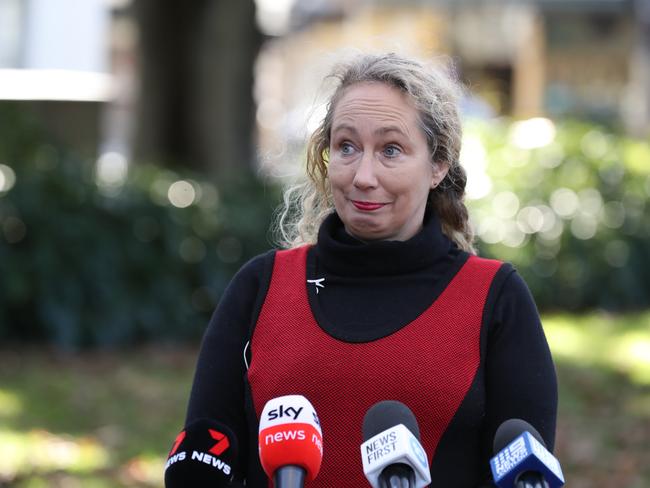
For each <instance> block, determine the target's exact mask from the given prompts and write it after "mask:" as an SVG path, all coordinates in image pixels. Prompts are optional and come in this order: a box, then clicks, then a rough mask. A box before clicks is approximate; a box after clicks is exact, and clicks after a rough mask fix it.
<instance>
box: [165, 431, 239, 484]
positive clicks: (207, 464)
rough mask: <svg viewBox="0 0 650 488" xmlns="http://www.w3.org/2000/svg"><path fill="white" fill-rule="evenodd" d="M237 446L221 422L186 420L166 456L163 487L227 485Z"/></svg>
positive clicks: (229, 481) (232, 473)
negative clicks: (187, 422)
mask: <svg viewBox="0 0 650 488" xmlns="http://www.w3.org/2000/svg"><path fill="white" fill-rule="evenodd" d="M237 450H238V446H237V439H236V438H235V435H234V434H233V433H232V431H231V430H230V429H229V428H228V427H226V426H225V425H224V424H222V423H220V422H216V421H214V420H209V419H198V420H195V421H194V422H191V423H189V424H188V425H187V427H185V429H183V430H182V431H181V432H180V433H179V434H178V436H177V437H176V440H175V441H174V444H173V445H172V448H171V450H170V451H169V455H168V456H167V463H166V465H165V487H166V488H182V487H187V486H192V487H213V488H215V487H220V486H230V483H231V482H232V480H233V477H234V470H233V465H234V464H235V460H236V459H237V458H236V455H237Z"/></svg>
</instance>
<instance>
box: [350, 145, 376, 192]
mask: <svg viewBox="0 0 650 488" xmlns="http://www.w3.org/2000/svg"><path fill="white" fill-rule="evenodd" d="M375 164H376V161H375V157H374V155H373V154H372V153H367V152H364V153H363V156H362V157H361V159H360V160H359V164H358V166H357V168H356V171H355V174H354V181H353V184H354V186H355V187H357V188H361V189H365V188H374V187H376V186H377V175H376V174H375Z"/></svg>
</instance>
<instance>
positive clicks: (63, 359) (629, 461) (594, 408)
mask: <svg viewBox="0 0 650 488" xmlns="http://www.w3.org/2000/svg"><path fill="white" fill-rule="evenodd" d="M544 324H545V328H546V332H547V336H548V338H549V343H550V345H551V348H552V350H553V354H554V358H555V361H556V365H557V369H558V374H559V379H560V414H559V421H558V433H557V434H558V435H557V446H556V455H557V456H558V458H559V459H560V460H561V462H562V466H563V469H564V471H565V476H566V478H567V486H570V487H571V488H581V487H590V488H599V487H603V488H604V487H609V486H625V487H627V488H641V487H647V486H650V312H646V313H639V314H632V315H626V316H618V317H616V316H608V315H603V314H591V315H586V316H569V315H553V316H547V317H544ZM196 354H197V351H196V349H194V348H190V349H173V350H172V349H163V348H142V349H137V350H132V351H122V352H113V353H107V352H106V353H96V352H95V353H84V354H79V355H74V356H70V355H58V354H56V353H54V352H51V351H44V350H42V349H41V350H23V351H9V350H3V351H0V358H1V359H0V486H11V487H19V488H23V487H29V488H39V487H77V486H83V487H84V488H85V487H89V488H95V487H97V488H104V487H107V488H108V487H111V488H112V487H118V486H119V487H124V486H132V487H142V488H145V487H159V486H162V470H163V463H164V457H165V455H166V452H167V450H168V449H169V447H170V445H171V442H172V440H173V438H174V437H175V435H176V433H177V431H178V429H179V428H180V427H181V422H182V420H183V417H184V410H185V406H186V402H187V398H188V395H189V389H190V383H191V379H192V375H193V369H194V364H195V361H196Z"/></svg>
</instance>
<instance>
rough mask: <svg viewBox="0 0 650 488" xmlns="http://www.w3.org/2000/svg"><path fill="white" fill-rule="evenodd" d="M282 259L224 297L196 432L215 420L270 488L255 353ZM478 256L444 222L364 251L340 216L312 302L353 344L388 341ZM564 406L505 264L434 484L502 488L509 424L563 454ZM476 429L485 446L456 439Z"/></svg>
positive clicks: (268, 257) (206, 356) (318, 258)
mask: <svg viewBox="0 0 650 488" xmlns="http://www.w3.org/2000/svg"><path fill="white" fill-rule="evenodd" d="M274 257H275V251H269V252H268V253H266V254H263V255H260V256H258V257H256V258H254V259H252V260H251V261H249V262H248V263H247V264H246V265H245V266H244V267H243V268H242V269H241V270H240V271H239V272H238V273H237V275H236V276H235V277H234V278H233V280H232V282H231V283H230V285H229V287H228V288H227V290H226V292H225V293H224V295H223V297H222V299H221V301H220V303H219V306H218V307H217V309H216V311H215V313H214V315H213V317H212V319H211V321H210V324H209V326H208V329H207V331H206V333H205V336H204V339H203V343H202V347H201V352H200V354H199V359H198V364H197V369H196V374H195V378H194V384H193V386H192V392H191V396H190V401H189V407H188V412H187V418H186V425H187V424H188V423H190V422H192V421H193V420H196V419H199V418H211V419H214V420H217V421H219V422H222V423H224V424H226V425H227V426H229V427H230V428H231V429H232V430H233V432H234V433H235V435H236V436H237V439H238V441H239V445H240V447H239V462H238V463H235V469H236V470H237V471H239V476H238V477H246V476H247V477H248V478H249V484H248V486H253V487H257V486H258V484H259V486H263V483H262V481H261V480H263V479H264V477H263V474H262V473H261V471H260V469H261V468H260V467H259V460H258V459H257V429H258V425H257V419H256V416H255V413H254V412H253V411H252V408H251V405H252V402H251V401H250V388H249V386H248V385H247V383H246V380H245V377H246V375H245V372H246V360H245V352H244V351H245V350H246V351H248V349H247V348H246V344H247V342H248V341H249V339H250V337H251V335H252V331H253V328H254V326H255V323H256V322H257V317H258V314H259V311H260V309H261V306H262V303H263V300H264V298H265V296H266V292H267V290H268V286H269V282H270V277H271V273H272V269H273V262H274ZM467 258H468V254H467V253H465V252H464V251H461V250H460V249H459V248H458V247H457V246H456V245H455V244H454V243H453V242H451V241H450V240H449V239H448V238H447V237H446V236H445V235H444V234H443V233H442V232H441V228H440V223H439V221H438V220H437V218H436V217H435V216H433V215H429V216H427V217H426V218H425V223H424V226H423V228H422V230H421V231H420V232H419V233H418V234H416V235H415V236H414V237H412V238H411V239H409V240H407V241H403V242H400V241H375V242H369V243H364V242H361V241H359V240H357V239H355V238H354V237H351V236H350V235H348V234H347V233H346V232H345V230H344V228H343V224H342V223H341V221H340V219H339V218H338V216H337V215H336V214H332V215H330V216H329V217H328V218H327V219H326V220H325V221H324V222H323V224H322V226H321V229H320V232H319V234H318V242H317V245H316V246H314V247H312V248H311V249H310V250H309V253H308V256H307V277H306V279H311V280H317V279H321V278H325V279H324V281H322V282H321V284H322V285H324V286H325V287H326V289H327V293H316V289H317V287H316V285H307V286H308V297H309V302H310V306H311V308H312V311H313V313H314V316H315V318H316V319H317V322H318V323H319V325H320V326H321V327H322V328H323V329H324V330H325V331H326V332H327V333H329V334H330V335H332V336H334V337H336V338H338V339H342V340H345V341H350V342H367V341H372V340H376V339H379V338H381V337H385V336H387V335H390V334H391V333H393V332H395V331H397V330H399V329H400V328H402V327H404V326H405V325H406V324H408V323H409V322H411V321H412V320H413V319H415V318H416V317H417V316H419V315H420V314H421V313H422V312H424V311H425V310H426V309H427V308H428V307H429V306H430V305H431V304H432V303H433V301H435V299H436V298H437V297H438V295H440V293H441V292H442V291H443V290H444V289H445V287H446V286H447V285H448V283H449V282H450V281H451V279H452V278H453V276H454V275H455V274H456V272H457V271H458V270H459V269H460V268H461V267H462V265H463V264H464V263H465V261H466V260H467ZM459 306H462V304H459ZM287 347H291V346H290V345H287ZM248 359H250V358H248ZM315 367H317V365H315ZM405 374H409V372H405ZM556 410H557V383H556V377H555V370H554V366H553V362H552V359H551V355H550V352H549V348H548V345H547V342H546V339H545V337H544V332H543V330H542V326H541V323H540V319H539V315H538V312H537V309H536V307H535V303H534V301H533V299H532V297H531V295H530V292H529V291H528V288H527V286H526V284H525V283H524V282H523V280H522V279H521V277H520V276H519V275H518V274H517V273H516V271H515V270H514V269H513V267H512V266H511V265H509V264H504V265H502V266H501V268H500V269H499V271H498V272H497V274H496V276H495V278H494V280H493V283H492V286H491V288H490V290H489V293H488V299H487V302H486V306H485V313H484V317H483V326H482V332H481V362H480V367H479V370H478V372H477V374H476V376H475V378H474V382H473V384H472V387H471V388H470V391H469V392H468V393H467V395H466V397H465V399H464V400H463V402H462V404H461V406H460V408H459V409H458V411H457V412H456V415H455V416H454V418H453V419H452V422H451V423H450V425H449V427H448V428H447V430H446V431H445V433H444V435H443V437H442V439H441V441H440V443H439V445H438V448H437V451H436V455H435V457H434V460H433V463H432V466H431V471H432V483H433V486H445V487H459V488H461V487H462V488H464V487H467V488H473V487H475V486H479V485H481V486H483V484H486V486H490V485H489V484H488V483H489V480H490V474H489V465H488V463H489V458H490V457H491V455H492V440H493V438H494V433H495V431H496V429H497V427H498V426H499V425H500V424H501V423H502V422H503V421H505V420H507V419H509V418H523V419H524V420H526V421H528V422H529V423H530V424H532V425H533V426H534V427H536V428H537V430H538V431H539V432H540V434H541V435H542V437H543V438H544V440H545V441H546V445H547V447H548V448H549V449H552V448H553V444H554V438H555V421H556ZM477 412H480V414H479V415H480V417H481V418H480V420H479V421H477V419H476V418H475V417H476V416H477ZM468 422H471V423H476V424H477V425H479V426H480V427H479V430H480V431H479V432H477V436H476V438H475V439H466V438H463V437H464V436H457V435H455V431H456V429H458V430H459V431H461V430H462V431H463V432H466V425H467V423H468ZM461 426H465V428H461ZM360 428H361V426H359V429H360ZM246 473H248V474H246ZM253 480H255V481H253ZM251 481H252V484H251Z"/></svg>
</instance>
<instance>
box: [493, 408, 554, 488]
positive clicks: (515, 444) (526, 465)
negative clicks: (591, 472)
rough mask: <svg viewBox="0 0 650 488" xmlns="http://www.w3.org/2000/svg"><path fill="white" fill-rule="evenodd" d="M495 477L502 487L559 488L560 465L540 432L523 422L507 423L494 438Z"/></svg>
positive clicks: (502, 425) (510, 421) (515, 420)
mask: <svg viewBox="0 0 650 488" xmlns="http://www.w3.org/2000/svg"><path fill="white" fill-rule="evenodd" d="M494 452H495V453H496V454H495V456H494V457H493V458H492V459H491V460H490V467H491V468H492V477H493V478H494V482H495V483H496V485H497V486H498V487H499V488H559V487H560V486H563V485H564V475H563V474H562V468H560V463H559V461H558V460H557V459H555V457H554V456H553V455H552V454H551V453H550V452H549V451H548V450H547V449H546V446H545V445H544V440H543V439H542V436H541V435H539V432H537V431H536V430H535V428H534V427H533V426H532V425H530V424H529V423H528V422H525V421H524V420H520V419H510V420H506V421H505V422H504V423H503V424H501V426H500V427H499V428H498V429H497V432H496V434H495V435H494Z"/></svg>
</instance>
